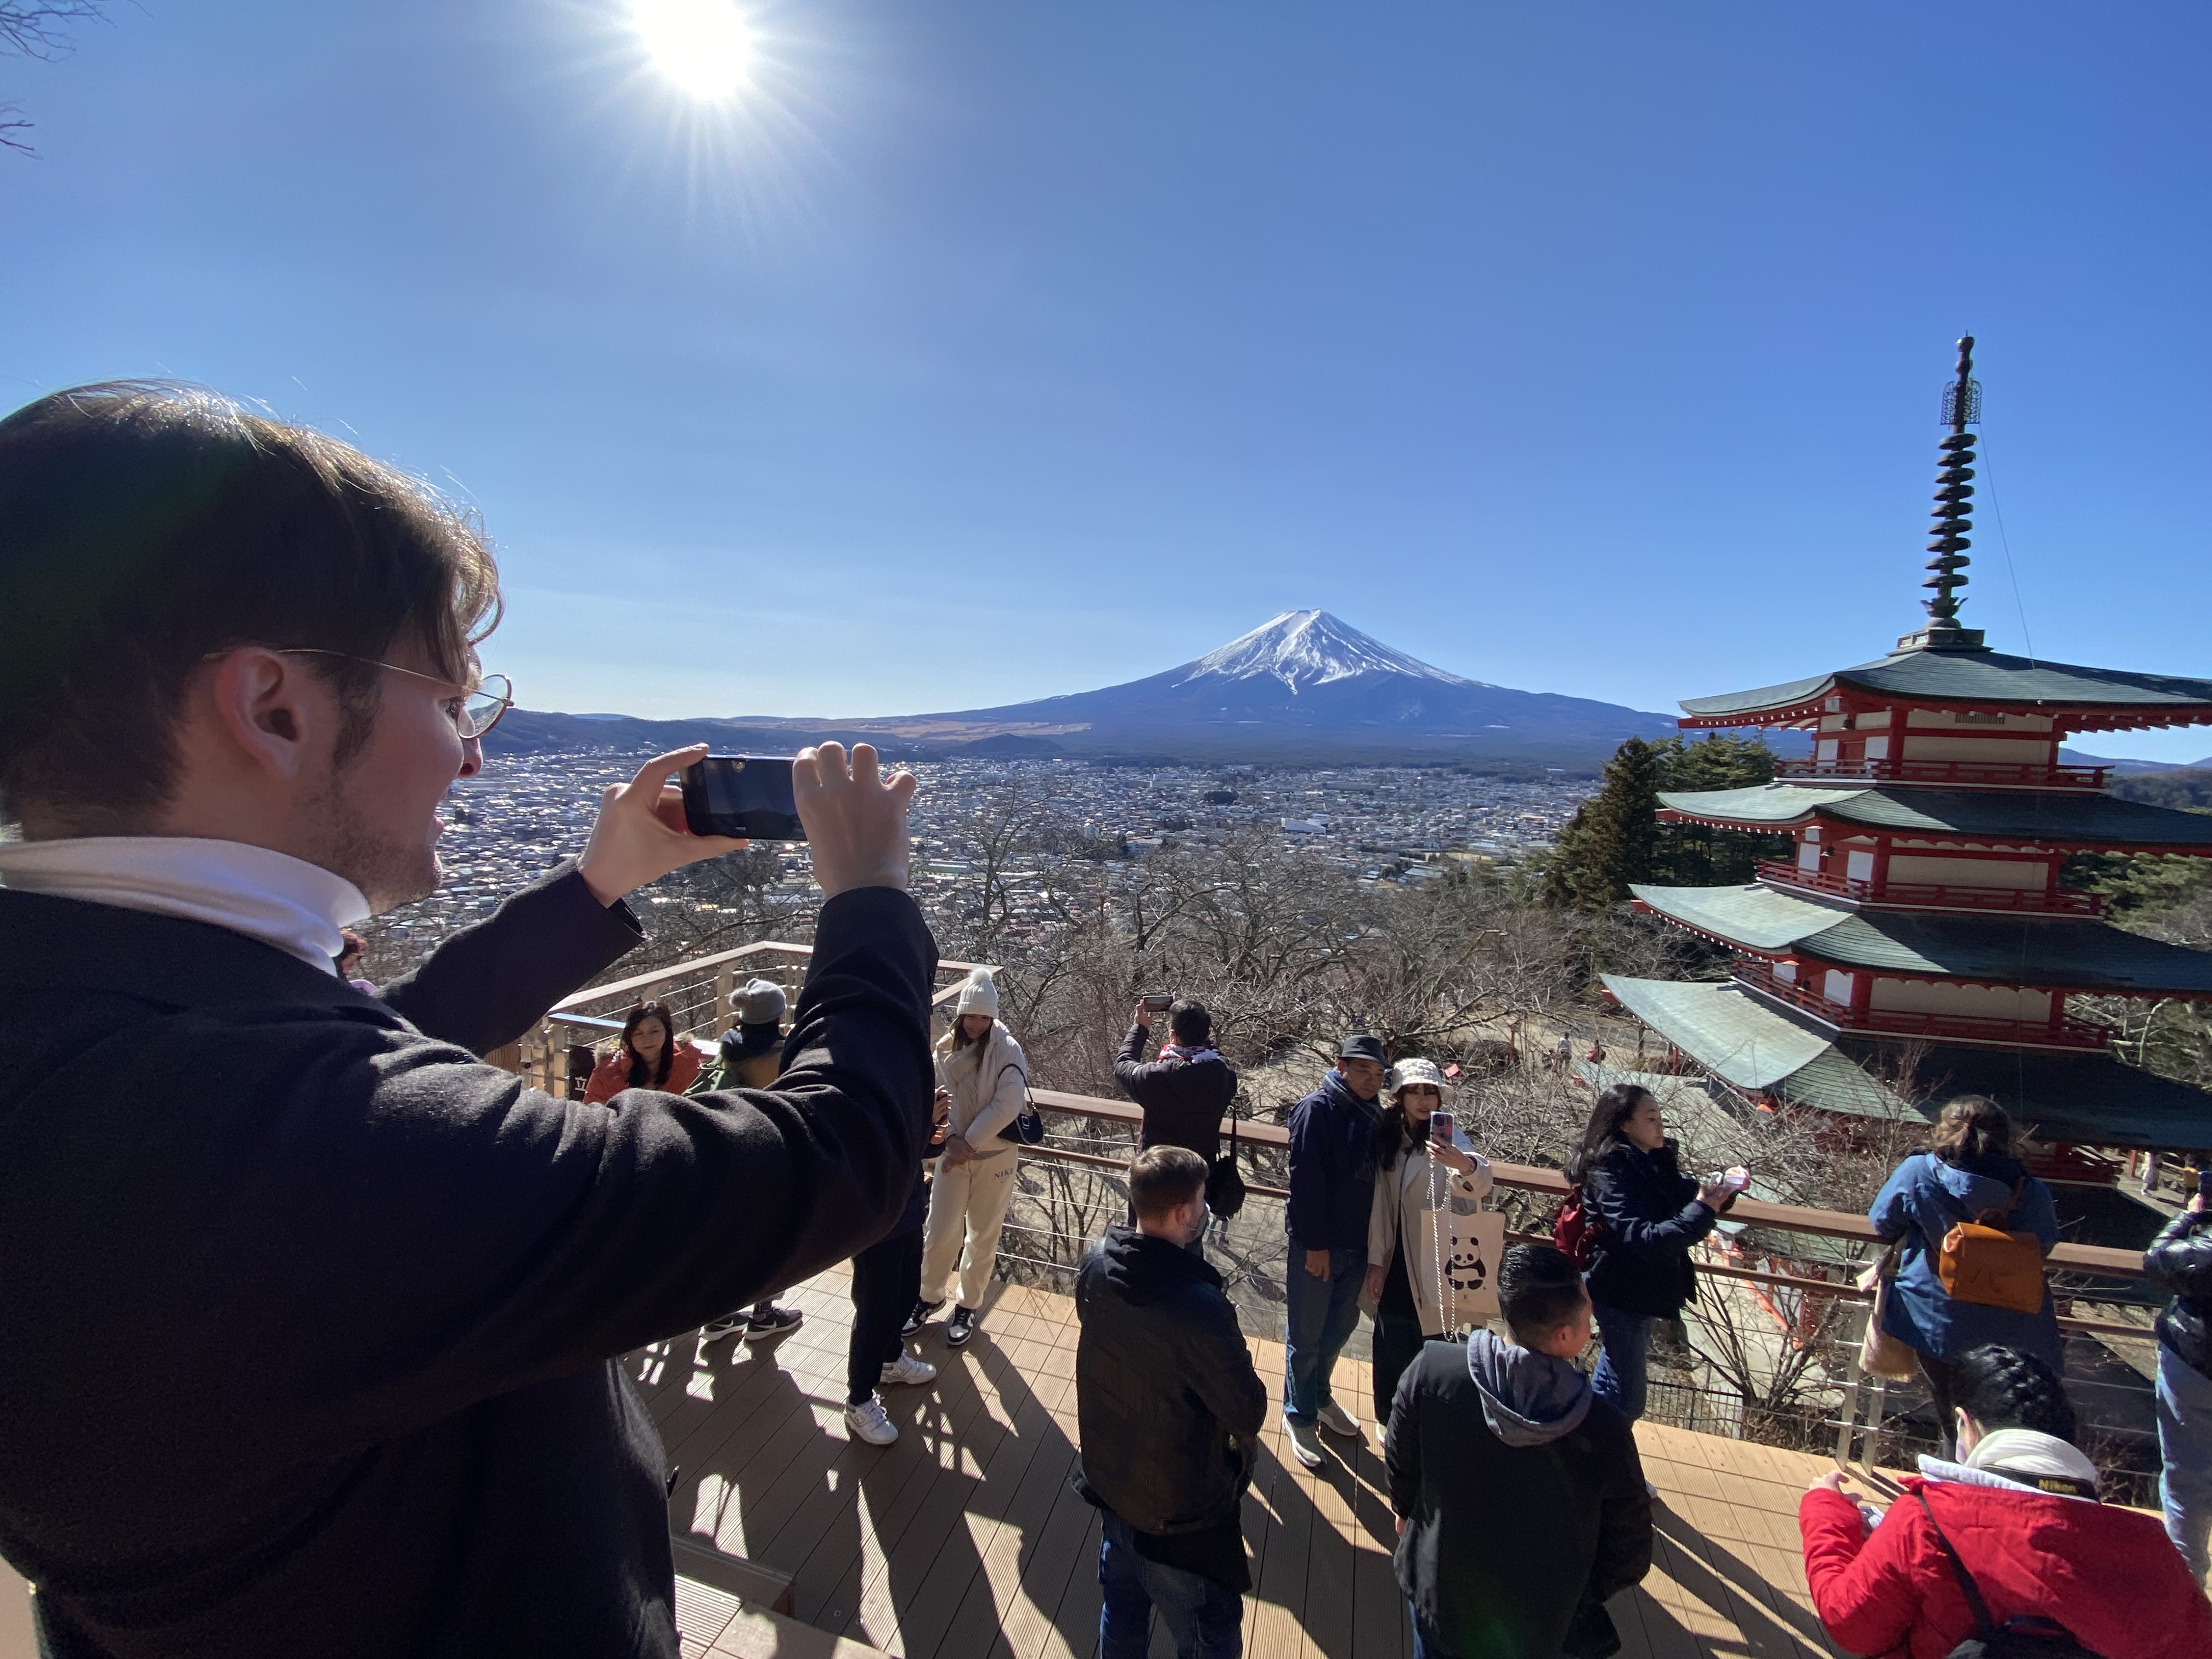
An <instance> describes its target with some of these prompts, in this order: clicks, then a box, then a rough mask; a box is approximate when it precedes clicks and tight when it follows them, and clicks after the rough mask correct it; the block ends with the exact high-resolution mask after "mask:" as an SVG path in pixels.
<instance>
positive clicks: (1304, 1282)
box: [1283, 1239, 1367, 1428]
mask: <svg viewBox="0 0 2212 1659" xmlns="http://www.w3.org/2000/svg"><path fill="white" fill-rule="evenodd" d="M1366 1275H1367V1252H1366V1251H1365V1250H1364V1249H1358V1250H1331V1251H1330V1252H1329V1253H1328V1279H1316V1278H1315V1277H1314V1276H1313V1275H1312V1274H1311V1273H1308V1272H1307V1271H1306V1253H1305V1251H1304V1249H1301V1248H1300V1246H1299V1244H1298V1242H1297V1240H1296V1239H1292V1240H1291V1259H1290V1263H1289V1267H1288V1270H1287V1271H1286V1272H1285V1273H1284V1275H1283V1300H1284V1303H1285V1308H1284V1313H1285V1323H1286V1324H1287V1326H1288V1331H1287V1333H1286V1334H1285V1339H1284V1345H1283V1415H1284V1416H1285V1418H1287V1419H1289V1420H1290V1421H1291V1422H1293V1423H1296V1424H1298V1425H1300V1426H1302V1427H1306V1428H1310V1427H1311V1426H1312V1425H1314V1424H1316V1423H1317V1422H1319V1421H1320V1420H1321V1408H1322V1407H1323V1406H1326V1405H1328V1403H1329V1401H1330V1399H1331V1398H1332V1396H1331V1395H1330V1394H1329V1391H1328V1374H1329V1372H1330V1371H1331V1370H1334V1368H1335V1365H1336V1357H1337V1355H1339V1354H1340V1353H1342V1352H1344V1345H1345V1344H1346V1343H1347V1342H1349V1341H1350V1340H1352V1332H1353V1331H1355V1330H1357V1329H1358V1328H1359V1285H1360V1282H1361V1280H1363V1279H1364V1278H1365V1277H1366Z"/></svg>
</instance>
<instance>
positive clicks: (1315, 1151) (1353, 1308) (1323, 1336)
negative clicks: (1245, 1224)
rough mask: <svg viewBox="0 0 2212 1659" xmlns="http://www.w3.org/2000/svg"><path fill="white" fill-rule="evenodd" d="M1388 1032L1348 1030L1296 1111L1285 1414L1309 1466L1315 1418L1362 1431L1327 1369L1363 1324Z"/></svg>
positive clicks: (1317, 1457) (1332, 1427)
mask: <svg viewBox="0 0 2212 1659" xmlns="http://www.w3.org/2000/svg"><path fill="white" fill-rule="evenodd" d="M1385 1063H1386V1062H1385V1060H1384V1059H1383V1040H1382V1038H1380V1037H1378V1036H1373V1035H1371V1034H1370V1033H1369V1032H1366V1031H1354V1032H1353V1033H1352V1035H1351V1036H1348V1037H1346V1038H1345V1040H1344V1046H1343V1048H1340V1050H1339V1051H1338V1054H1337V1060H1336V1065H1335V1066H1334V1069H1332V1070H1331V1071H1330V1073H1328V1076H1327V1077H1326V1078H1324V1079H1322V1085H1321V1087H1320V1088H1318V1089H1316V1090H1315V1091H1313V1092H1312V1093H1311V1094H1310V1095H1308V1096H1307V1097H1305V1098H1304V1100H1302V1101H1300V1102H1299V1103H1297V1105H1296V1106H1295V1107H1293V1108H1292V1109H1291V1200H1290V1202H1289V1204H1287V1205H1286V1206H1285V1207H1284V1212H1283V1218H1284V1225H1285V1226H1286V1227H1287V1228H1288V1229H1289V1231H1290V1235H1291V1246H1290V1260H1289V1261H1288V1263H1287V1264H1286V1265H1285V1268H1284V1272H1283V1292H1284V1302H1285V1314H1286V1316H1287V1317H1288V1322H1289V1332H1288V1334H1287V1335H1286V1337H1285V1350H1284V1365H1283V1420H1284V1422H1285V1424H1286V1425H1288V1426H1289V1428H1290V1431H1291V1451H1292V1452H1293V1453H1294V1454H1296V1455H1297V1460H1298V1462H1301V1463H1303V1464H1304V1465H1305V1466H1306V1467H1307V1468H1310V1469H1311V1468H1319V1467H1320V1466H1321V1461H1322V1443H1321V1437H1320V1436H1318V1435H1317V1434H1316V1433H1315V1432H1314V1431H1315V1429H1316V1426H1318V1427H1321V1428H1324V1429H1327V1430H1328V1431H1329V1432H1330V1433H1331V1434H1341V1435H1348V1436H1351V1437H1353V1438H1357V1437H1358V1434H1359V1419H1358V1418H1356V1417H1354V1416H1352V1413H1350V1412H1348V1411H1346V1410H1345V1408H1344V1407H1342V1406H1340V1405H1339V1404H1337V1402H1336V1401H1335V1399H1334V1397H1333V1396H1332V1395H1331V1394H1330V1392H1329V1386H1328V1379H1329V1372H1330V1371H1331V1370H1334V1367H1335V1365H1336V1357H1337V1355H1339V1354H1340V1353H1342V1352H1344V1345H1345V1344H1346V1342H1348V1341H1350V1340H1352V1331H1353V1330H1354V1329H1355V1328H1357V1327H1358V1323H1359V1285H1360V1280H1361V1279H1362V1278H1363V1277H1364V1274H1365V1273H1366V1270H1367V1212H1368V1211H1369V1209H1370V1207H1371V1206H1372V1205H1373V1203H1374V1199H1375V1127H1376V1123H1377V1122H1378V1121H1380V1118H1381V1108H1380V1107H1379V1106H1377V1104H1376V1097H1377V1096H1378V1095H1380V1094H1381V1093H1382V1092H1383V1068H1384V1066H1385Z"/></svg>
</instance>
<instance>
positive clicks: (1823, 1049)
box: [1604, 974, 1924, 1121]
mask: <svg viewBox="0 0 2212 1659" xmlns="http://www.w3.org/2000/svg"><path fill="white" fill-rule="evenodd" d="M1604 979H1605V987H1606V989H1607V990H1608V991H1610V992H1612V993H1613V996H1614V998H1615V1000H1618V1001H1619V1002H1620V1006H1622V1007H1624V1008H1626V1009H1627V1010H1628V1012H1630V1013H1632V1014H1634V1015H1635V1016H1636V1017H1637V1018H1638V1019H1640V1020H1642V1021H1643V1022H1644V1024H1646V1025H1648V1026H1650V1028H1651V1029H1652V1030H1655V1031H1656V1032H1658V1033H1659V1035H1660V1036H1663V1037H1665V1038H1666V1039H1667V1041H1668V1042H1671V1043H1673V1044H1674V1046H1675V1047H1676V1048H1680V1050H1681V1051H1682V1052H1683V1053H1684V1054H1687V1055H1689V1056H1690V1057H1691V1058H1692V1060H1696V1061H1697V1062H1698V1064H1699V1065H1700V1066H1704V1067H1705V1070H1707V1071H1708V1072H1710V1073H1712V1074H1713V1075H1714V1076H1715V1077H1717V1078H1720V1079H1723V1081H1726V1082H1729V1083H1732V1084H1734V1085H1735V1086H1736V1087H1737V1088H1739V1089H1741V1090H1743V1091H1746V1092H1747V1093H1750V1094H1763V1095H1770V1096H1772V1097H1774V1098H1776V1099H1778V1100H1785V1101H1788V1102H1790V1103H1791V1104H1793V1105H1799V1106H1814V1107H1818V1108H1819V1109H1820V1110H1822V1111H1824V1112H1841V1113H1844V1115H1847V1116H1850V1117H1875V1118H1883V1119H1887V1120H1899V1119H1905V1120H1913V1121H1917V1120H1918V1119H1919V1118H1921V1117H1922V1116H1923V1115H1924V1114H1921V1113H1917V1112H1916V1111H1914V1110H1913V1109H1912V1108H1911V1106H1909V1105H1908V1104H1906V1103H1905V1102H1904V1101H1902V1100H1900V1099H1899V1098H1898V1097H1897V1096H1896V1095H1894V1094H1893V1093H1892V1092H1891V1091H1889V1090H1887V1089H1886V1088H1884V1087H1883V1086H1882V1085H1881V1084H1880V1083H1879V1082H1877V1081H1876V1080H1875V1079H1874V1078H1872V1077H1870V1076H1869V1075H1868V1073H1866V1072H1865V1070H1863V1068H1862V1067H1861V1066H1859V1065H1858V1064H1857V1062H1856V1061H1854V1060H1851V1059H1850V1057H1849V1056H1847V1055H1845V1054H1844V1053H1843V1051H1842V1050H1841V1049H1839V1048H1837V1047H1836V1045H1835V1044H1834V1043H1833V1042H1831V1041H1830V1040H1829V1039H1828V1038H1826V1037H1825V1036H1820V1034H1819V1033H1818V1032H1816V1031H1814V1030H1810V1029H1808V1027H1806V1026H1803V1025H1801V1024H1798V1023H1797V1022H1796V1020H1793V1019H1791V1018H1789V1017H1788V1016H1787V1015H1785V1014H1783V1013H1780V1012H1777V1011H1776V1010H1775V1009H1773V1008H1771V1007H1770V1006H1768V1005H1767V1004H1765V1003H1764V1002H1762V1001H1760V1000H1759V999H1758V998H1756V997H1753V996H1752V995H1750V994H1747V993H1746V992H1744V991H1742V990H1741V989H1739V988H1738V987H1736V986H1735V985H1734V984H1732V983H1730V982H1728V981H1719V982H1704V981H1680V980H1662V979H1628V978H1626V977H1623V976H1622V975H1618V974H1607V975H1604Z"/></svg>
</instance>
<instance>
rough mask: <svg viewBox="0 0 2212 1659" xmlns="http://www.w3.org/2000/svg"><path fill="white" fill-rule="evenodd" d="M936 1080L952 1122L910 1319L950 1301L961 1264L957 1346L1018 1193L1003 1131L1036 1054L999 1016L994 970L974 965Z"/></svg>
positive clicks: (953, 1326) (1012, 1154)
mask: <svg viewBox="0 0 2212 1659" xmlns="http://www.w3.org/2000/svg"><path fill="white" fill-rule="evenodd" d="M937 1088H938V1094H939V1097H940V1098H941V1099H943V1100H944V1101H945V1103H946V1105H947V1107H948V1109H949V1125H950V1127H949V1131H948V1133H947V1135H946V1139H945V1151H944V1153H943V1154H942V1155H941V1156H940V1157H939V1159H938V1163H937V1180H936V1182H935V1184H934V1185H933V1186H932V1187H931V1188H930V1193H929V1225H928V1230H927V1233H926V1234H925V1235H924V1237H923V1241H922V1247H921V1301H920V1302H919V1303H917V1304H915V1310H914V1317H913V1318H912V1319H911V1320H909V1321H908V1325H907V1328H908V1330H909V1331H913V1330H918V1329H919V1328H921V1325H922V1323H923V1322H925V1321H927V1319H928V1317H929V1316H930V1315H932V1314H933V1313H935V1312H936V1311H937V1310H938V1309H939V1308H940V1307H942V1306H944V1305H945V1291H946V1289H947V1288H948V1286H949V1285H950V1284H951V1279H952V1274H953V1270H954V1268H955V1267H957V1268H958V1269H959V1273H960V1303H959V1305H958V1306H957V1307H956V1308H954V1309H953V1310H952V1317H951V1320H950V1321H949V1322H947V1323H946V1325H945V1341H946V1342H947V1343H949V1344H950V1345H951V1346H953V1347H956V1348H957V1347H958V1346H961V1344H963V1343H964V1342H965V1341H967V1340H968V1339H969V1337H970V1336H973V1335H974V1334H975V1316H976V1315H977V1314H978V1313H979V1312H980V1311H981V1309H982V1306H983V1293H984V1292H985V1291H987V1290H988V1289H989V1288H990V1285H991V1267H992V1264H993V1263H994V1261H996V1260H997V1259H998V1255H999V1230H1000V1228H1001V1227H1003V1226H1004V1225H1006V1206H1007V1205H1008V1204H1010V1203H1012V1201H1013V1197H1014V1166H1015V1165H1016V1164H1017V1163H1018V1162H1019V1161H1020V1160H1019V1156H1018V1152H1017V1150H1016V1148H1015V1146H1014V1143H1013V1142H1012V1141H1010V1140H1001V1139H999V1131H1000V1130H1001V1129H1003V1128H1005V1127H1007V1126H1008V1125H1009V1124H1011V1123H1012V1121H1014V1119H1015V1118H1016V1117H1017V1116H1018V1115H1019V1114H1020V1112H1021V1109H1022V1103H1023V1101H1024V1099H1025V1098H1026V1097H1027V1096H1028V1091H1029V1062H1028V1060H1024V1058H1023V1057H1022V1048H1021V1044H1019V1043H1018V1042H1015V1041H1014V1034H1013V1033H1012V1031H1009V1030H1007V1029H1006V1027H1005V1026H1004V1025H1002V1024H1000V1023H999V987H997V986H996V985H994V984H993V983H992V982H991V978H990V975H987V974H984V973H981V972H978V973H974V974H970V975H969V976H968V982H967V983H966V984H964V985H963V986H962V987H960V996H959V1000H957V1002H956V1003H955V1004H954V1005H953V1013H952V1028H951V1030H948V1031H947V1032H945V1036H943V1037H942V1038H941V1039H940V1040H939V1042H938V1045H937Z"/></svg>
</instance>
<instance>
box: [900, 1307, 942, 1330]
mask: <svg viewBox="0 0 2212 1659" xmlns="http://www.w3.org/2000/svg"><path fill="white" fill-rule="evenodd" d="M944 1305H945V1304H943V1303H942V1302H917V1303H915V1304H914V1311H913V1312H912V1313H910V1314H908V1316H906V1323H905V1324H903V1325H902V1326H900V1327H899V1334H900V1335H901V1336H912V1335H913V1334H915V1332H916V1331H918V1330H920V1329H921V1328H922V1327H923V1326H924V1325H927V1323H929V1316H930V1315H932V1314H933V1313H935V1312H936V1311H937V1310H939V1308H941V1307H943V1306H944Z"/></svg>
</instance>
